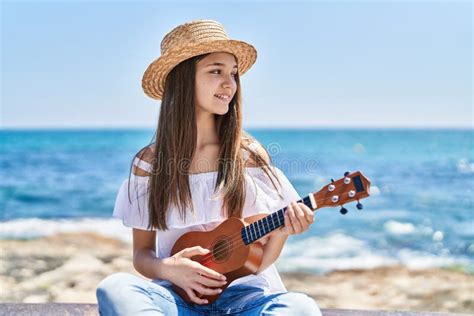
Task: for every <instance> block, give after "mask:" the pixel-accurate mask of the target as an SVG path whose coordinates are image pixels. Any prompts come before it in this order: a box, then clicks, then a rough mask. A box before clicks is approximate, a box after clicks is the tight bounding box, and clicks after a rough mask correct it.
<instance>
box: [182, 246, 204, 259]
mask: <svg viewBox="0 0 474 316" xmlns="http://www.w3.org/2000/svg"><path fill="white" fill-rule="evenodd" d="M209 251H210V250H209V249H204V248H203V247H201V246H194V247H191V248H186V249H184V251H183V256H184V257H186V258H191V257H193V256H197V255H205V254H207V253H209Z"/></svg>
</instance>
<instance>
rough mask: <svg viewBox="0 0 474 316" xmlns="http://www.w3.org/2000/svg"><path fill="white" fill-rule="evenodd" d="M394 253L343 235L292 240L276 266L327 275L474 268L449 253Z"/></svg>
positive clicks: (467, 262) (286, 269)
mask: <svg viewBox="0 0 474 316" xmlns="http://www.w3.org/2000/svg"><path fill="white" fill-rule="evenodd" d="M391 250H392V251H391V252H390V254H388V253H387V252H386V250H377V249H373V248H372V247H370V246H369V245H368V244H367V243H366V242H365V241H363V240H359V239H357V238H354V237H350V236H347V235H345V234H343V233H336V234H331V235H328V236H325V237H310V238H307V239H303V240H298V241H295V242H291V240H289V243H287V244H286V245H285V248H284V249H283V252H282V254H281V256H280V258H279V259H278V261H277V262H276V265H277V267H278V269H279V270H281V271H312V272H327V271H331V270H346V269H373V268H376V267H383V266H393V265H405V266H407V267H409V268H412V269H426V268H432V267H443V266H449V265H453V264H461V265H472V264H473V262H472V260H470V259H467V258H458V257H452V256H450V254H449V251H440V253H439V254H438V255H434V254H431V253H428V252H421V251H413V250H410V249H407V248H401V249H398V250H396V249H391ZM393 250H395V251H393ZM441 250H442V249H441Z"/></svg>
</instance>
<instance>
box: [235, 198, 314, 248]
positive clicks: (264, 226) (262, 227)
mask: <svg viewBox="0 0 474 316" xmlns="http://www.w3.org/2000/svg"><path fill="white" fill-rule="evenodd" d="M311 200H312V199H311V197H310V196H309V195H308V196H306V197H304V198H303V199H301V200H298V201H296V202H297V203H304V204H305V205H306V206H308V207H309V208H310V209H312V210H314V209H315V208H316V207H315V205H314V204H313V203H314V198H313V203H312V202H311ZM286 209H287V207H284V208H282V209H279V210H278V211H276V212H274V213H272V214H270V215H268V216H266V217H264V218H262V219H259V220H258V221H256V222H253V223H252V224H249V225H247V226H245V227H244V228H242V230H241V237H242V240H243V241H244V243H245V244H246V245H249V244H251V243H253V242H255V241H257V240H258V239H260V238H262V237H264V236H265V235H268V234H270V233H271V232H272V231H274V230H276V229H278V228H280V227H283V226H285V212H286Z"/></svg>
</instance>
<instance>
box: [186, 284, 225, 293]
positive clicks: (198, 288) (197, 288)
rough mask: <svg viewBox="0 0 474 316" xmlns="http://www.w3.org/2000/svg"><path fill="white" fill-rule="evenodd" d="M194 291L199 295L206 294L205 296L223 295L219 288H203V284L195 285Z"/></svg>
mask: <svg viewBox="0 0 474 316" xmlns="http://www.w3.org/2000/svg"><path fill="white" fill-rule="evenodd" d="M193 287H194V290H195V291H197V292H198V293H201V294H204V295H216V294H220V293H222V289H220V288H217V289H211V288H208V287H205V286H203V285H202V284H199V283H195V284H194V286H193Z"/></svg>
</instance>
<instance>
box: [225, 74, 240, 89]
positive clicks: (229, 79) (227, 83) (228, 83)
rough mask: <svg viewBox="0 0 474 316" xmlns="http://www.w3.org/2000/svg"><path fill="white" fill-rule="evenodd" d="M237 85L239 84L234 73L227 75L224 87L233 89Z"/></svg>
mask: <svg viewBox="0 0 474 316" xmlns="http://www.w3.org/2000/svg"><path fill="white" fill-rule="evenodd" d="M235 86H237V83H236V82H235V80H234V77H233V75H232V74H230V75H228V76H226V77H225V80H224V82H223V83H222V87H223V88H224V89H231V90H232V91H233V90H234V87H235Z"/></svg>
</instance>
